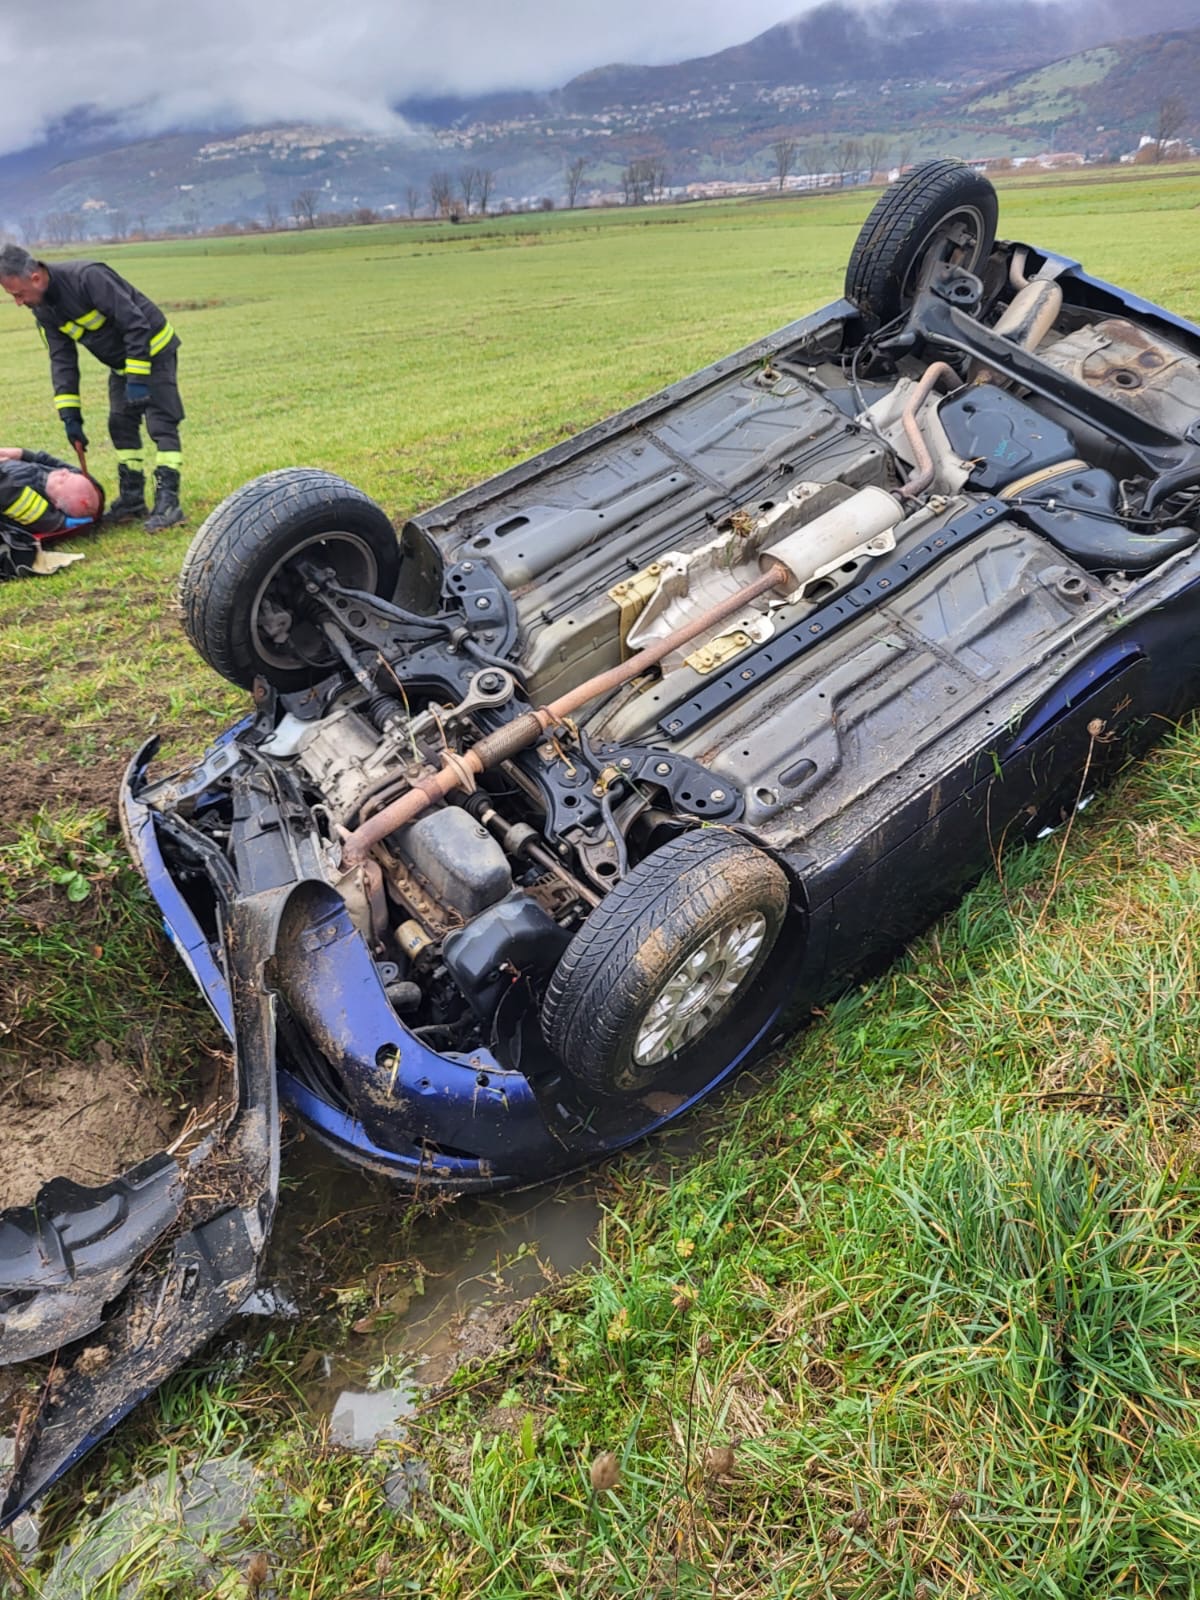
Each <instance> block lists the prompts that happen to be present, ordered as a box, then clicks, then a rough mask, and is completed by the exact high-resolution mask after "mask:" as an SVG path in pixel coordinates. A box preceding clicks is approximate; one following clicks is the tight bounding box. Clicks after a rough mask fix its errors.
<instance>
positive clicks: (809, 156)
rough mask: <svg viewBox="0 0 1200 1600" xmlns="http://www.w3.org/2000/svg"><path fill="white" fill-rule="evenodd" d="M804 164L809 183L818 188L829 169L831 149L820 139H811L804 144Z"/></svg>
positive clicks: (803, 168) (802, 158)
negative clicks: (819, 182)
mask: <svg viewBox="0 0 1200 1600" xmlns="http://www.w3.org/2000/svg"><path fill="white" fill-rule="evenodd" d="M801 160H802V161H803V163H804V165H803V167H802V171H803V173H804V176H805V177H806V178H807V179H808V181H809V185H810V186H811V187H812V188H816V186H817V183H818V181H819V180H820V178H821V177H822V176H823V174H824V173H825V172H827V171H828V170H829V151H828V150H827V149H826V148H825V146H824V145H823V144H822V143H821V141H820V140H819V139H810V140H809V142H808V143H807V144H806V145H805V146H804V153H803V155H802V157H801Z"/></svg>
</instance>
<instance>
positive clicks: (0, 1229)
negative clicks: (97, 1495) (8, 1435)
mask: <svg viewBox="0 0 1200 1600" xmlns="http://www.w3.org/2000/svg"><path fill="white" fill-rule="evenodd" d="M285 899H286V894H283V895H279V896H271V895H263V896H259V897H256V899H255V901H254V902H253V903H246V904H243V905H239V906H238V907H237V908H236V912H235V915H234V918H233V921H232V924H231V926H230V929H229V937H228V939H227V941H226V948H227V950H228V951H229V952H230V955H229V980H230V989H231V992H232V1003H233V1011H234V1016H235V1018H236V1021H237V1029H236V1034H237V1056H236V1059H237V1081H238V1103H237V1107H236V1110H235V1112H234V1114H233V1116H232V1118H231V1120H230V1122H229V1125H228V1127H227V1128H226V1129H225V1130H224V1133H223V1134H222V1135H221V1136H219V1137H216V1138H213V1139H210V1140H208V1141H207V1142H205V1143H204V1144H202V1145H201V1146H199V1147H198V1148H197V1149H196V1150H194V1151H192V1152H191V1153H190V1155H189V1156H187V1157H186V1158H180V1159H179V1160H175V1159H173V1158H172V1157H170V1156H168V1155H165V1154H164V1155H160V1156H156V1157H153V1158H152V1159H151V1160H150V1161H147V1162H144V1163H143V1164H142V1165H141V1166H140V1167H137V1168H135V1169H134V1170H133V1171H132V1172H130V1173H128V1174H126V1175H125V1176H124V1177H123V1178H120V1179H118V1180H116V1181H115V1182H113V1183H110V1184H107V1185H105V1186H103V1187H102V1188H97V1189H84V1188H81V1187H79V1186H78V1185H76V1184H73V1183H69V1182H66V1181H64V1180H56V1181H54V1182H52V1183H50V1184H47V1185H46V1187H45V1188H44V1189H43V1190H42V1191H41V1193H40V1194H39V1195H38V1197H37V1200H36V1201H35V1203H34V1205H33V1206H32V1207H29V1208H24V1209H22V1210H16V1211H9V1212H7V1213H5V1214H3V1215H2V1216H0V1364H4V1365H11V1364H12V1363H14V1362H17V1361H24V1360H27V1359H29V1358H31V1357H33V1356H39V1355H46V1354H48V1353H50V1352H56V1353H55V1354H54V1356H53V1361H52V1365H51V1368H50V1373H49V1376H48V1377H47V1379H46V1382H45V1384H44V1385H43V1388H42V1391H41V1395H40V1397H39V1402H38V1406H37V1410H36V1412H35V1414H34V1416H33V1417H32V1419H30V1420H29V1422H28V1425H27V1426H25V1427H23V1428H22V1430H21V1436H20V1437H19V1438H18V1440H17V1445H16V1455H15V1461H14V1464H13V1469H12V1472H11V1475H10V1476H9V1479H8V1482H7V1484H6V1485H5V1486H4V1491H3V1499H2V1501H0V1527H6V1526H7V1525H8V1524H9V1523H11V1522H12V1521H13V1520H14V1518H16V1517H17V1516H19V1515H20V1513H21V1512H23V1511H25V1510H27V1509H28V1508H29V1507H30V1506H31V1505H32V1504H33V1503H34V1501H36V1500H37V1499H38V1498H39V1496H41V1495H42V1494H44V1493H45V1492H46V1490H47V1489H49V1488H50V1486H51V1485H52V1484H53V1483H54V1482H55V1481H56V1479H58V1478H59V1477H60V1476H61V1475H62V1474H63V1473H64V1472H66V1471H67V1470H68V1469H69V1468H70V1467H71V1466H73V1465H74V1464H75V1463H76V1462H77V1461H79V1460H80V1459H81V1458H82V1457H83V1456H84V1455H86V1453H87V1452H88V1451H89V1450H90V1449H91V1448H92V1447H93V1446H94V1445H95V1444H97V1443H98V1442H99V1441H100V1440H101V1439H102V1438H103V1437H104V1435H105V1434H106V1433H108V1432H109V1430H110V1429H111V1428H113V1427H115V1426H116V1424H117V1423H118V1422H119V1421H120V1420H121V1418H122V1417H124V1416H125V1415H126V1413H127V1412H129V1411H130V1410H131V1409H132V1408H133V1407H134V1406H135V1405H136V1404H137V1403H138V1401H139V1400H143V1399H145V1397H146V1396H147V1395H149V1394H151V1393H152V1392H153V1390H154V1389H155V1388H157V1386H158V1385H159V1384H160V1383H161V1382H162V1381H163V1379H164V1378H167V1377H169V1376H170V1374H171V1373H172V1372H174V1371H175V1369H176V1368H177V1367H179V1366H180V1365H182V1364H183V1363H184V1362H185V1361H187V1360H188V1359H189V1358H190V1357H191V1356H193V1355H194V1354H195V1353H196V1352H197V1351H198V1350H199V1349H200V1348H201V1347H202V1346H203V1345H204V1344H205V1343H206V1342H207V1341H208V1340H209V1339H210V1338H211V1337H212V1336H213V1335H214V1334H215V1333H217V1332H218V1331H219V1330H220V1329H221V1328H222V1327H223V1326H224V1325H225V1323H226V1322H228V1321H229V1319H230V1318H231V1317H233V1316H234V1315H235V1314H236V1312H237V1311H238V1309H239V1308H240V1307H241V1306H242V1305H243V1303H244V1302H245V1300H246V1298H247V1296H248V1295H249V1294H250V1292H251V1290H252V1289H253V1288H254V1286H255V1283H256V1281H257V1277H258V1270H259V1263H260V1262H261V1259H262V1254H263V1250H264V1248H265V1246H266V1243H267V1238H268V1235H269V1232H270V1227H271V1222H272V1219H273V1216H274V1211H275V1201H276V1195H277V1192H278V1185H279V1119H278V1113H277V1107H276V1099H275V1015H274V1001H273V999H272V997H271V995H270V993H269V992H268V990H267V988H266V985H265V983H264V977H263V970H262V969H263V964H264V961H265V960H266V958H267V956H268V955H269V954H270V951H271V949H272V948H273V946H274V941H275V933H276V927H277V923H278V915H279V912H280V911H281V909H282V902H283V901H284V900H285ZM172 1235H174V1237H172Z"/></svg>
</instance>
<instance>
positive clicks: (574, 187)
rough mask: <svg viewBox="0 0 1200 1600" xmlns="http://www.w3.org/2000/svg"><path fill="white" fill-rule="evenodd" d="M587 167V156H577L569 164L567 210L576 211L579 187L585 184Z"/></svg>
mask: <svg viewBox="0 0 1200 1600" xmlns="http://www.w3.org/2000/svg"><path fill="white" fill-rule="evenodd" d="M587 166H588V160H587V157H586V156H576V157H575V159H574V160H573V161H568V163H567V208H568V210H570V211H574V209H575V202H576V201H577V200H578V199H579V185H580V184H581V183H582V182H583V175H584V173H585V172H586V171H587Z"/></svg>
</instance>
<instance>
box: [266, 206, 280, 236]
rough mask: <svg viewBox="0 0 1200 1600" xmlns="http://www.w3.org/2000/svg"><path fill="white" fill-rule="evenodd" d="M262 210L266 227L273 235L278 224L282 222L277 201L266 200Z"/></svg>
mask: <svg viewBox="0 0 1200 1600" xmlns="http://www.w3.org/2000/svg"><path fill="white" fill-rule="evenodd" d="M263 209H264V211H265V212H266V216H267V227H268V228H270V230H271V232H272V233H274V232H275V230H276V229H277V228H278V226H279V224H280V222H281V221H282V220H283V213H282V210H281V208H280V205H279V201H278V200H268V201H267V203H266V205H265V206H264V208H263Z"/></svg>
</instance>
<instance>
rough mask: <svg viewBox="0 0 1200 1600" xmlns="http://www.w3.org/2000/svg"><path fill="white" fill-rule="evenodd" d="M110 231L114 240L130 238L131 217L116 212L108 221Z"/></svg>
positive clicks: (125, 213) (122, 212) (124, 213)
mask: <svg viewBox="0 0 1200 1600" xmlns="http://www.w3.org/2000/svg"><path fill="white" fill-rule="evenodd" d="M108 231H109V232H110V233H111V234H112V236H113V238H114V239H127V238H128V237H129V216H128V213H127V212H124V211H114V212H113V214H112V216H111V217H110V218H109V221H108Z"/></svg>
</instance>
